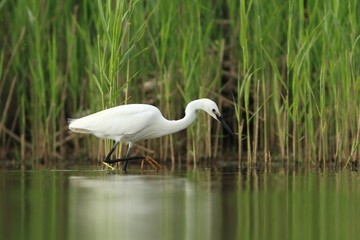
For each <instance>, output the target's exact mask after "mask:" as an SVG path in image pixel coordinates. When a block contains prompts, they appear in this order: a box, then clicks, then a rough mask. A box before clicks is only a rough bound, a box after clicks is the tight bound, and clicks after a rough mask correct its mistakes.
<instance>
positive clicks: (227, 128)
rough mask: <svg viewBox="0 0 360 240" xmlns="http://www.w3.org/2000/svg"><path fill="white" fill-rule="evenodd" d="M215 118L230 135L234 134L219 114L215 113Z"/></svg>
mask: <svg viewBox="0 0 360 240" xmlns="http://www.w3.org/2000/svg"><path fill="white" fill-rule="evenodd" d="M215 115H216V118H217V120H218V121H219V122H220V123H221V124H222V125H223V127H224V128H225V130H226V131H227V132H228V133H229V134H230V135H231V136H234V133H233V131H231V129H230V128H229V126H228V125H227V124H226V122H225V121H224V119H223V118H222V117H221V116H220V114H215Z"/></svg>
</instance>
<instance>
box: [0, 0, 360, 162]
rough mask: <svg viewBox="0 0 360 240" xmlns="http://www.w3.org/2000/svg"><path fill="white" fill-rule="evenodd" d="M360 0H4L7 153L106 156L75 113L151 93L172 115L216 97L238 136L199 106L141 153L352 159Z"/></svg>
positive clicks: (355, 155)
mask: <svg viewBox="0 0 360 240" xmlns="http://www.w3.org/2000/svg"><path fill="white" fill-rule="evenodd" d="M359 9H360V8H359V4H358V3H357V2H356V1H355V0H351V1H348V2H347V3H345V4H340V3H338V2H337V1H331V2H322V1H317V0H312V1H304V2H301V1H293V0H292V1H288V2H287V3H286V4H284V3H283V2H282V1H272V2H269V3H264V2H261V1H259V0H253V1H233V0H228V1H226V2H219V3H217V2H211V1H205V0H197V1H182V2H176V1H175V2H171V1H165V0H160V1H145V2H144V1H111V0H98V1H93V2H87V1H73V0H67V1H64V2H62V3H58V4H55V3H50V2H39V1H24V0H17V1H3V2H2V3H1V4H0V14H1V21H0V25H1V30H0V32H1V41H0V44H1V48H0V79H1V83H0V97H1V102H0V110H1V112H2V117H1V118H0V124H1V125H0V142H1V157H2V158H4V159H9V158H10V159H14V160H17V159H22V160H25V159H27V158H31V159H35V160H37V161H39V160H45V161H46V162H48V163H53V162H55V161H56V160H57V159H65V158H66V157H68V156H75V157H79V156H86V157H88V158H90V159H99V160H101V159H102V157H103V156H104V154H105V152H106V151H107V150H108V148H109V147H110V145H111V144H112V143H110V142H106V143H105V145H104V143H103V142H102V141H99V140H98V139H96V138H93V137H84V136H78V135H74V134H69V132H68V130H67V123H66V122H67V118H69V117H80V116H83V115H86V114H89V113H91V112H94V111H98V110H100V109H105V108H109V107H112V106H116V105H119V104H125V103H135V102H145V103H150V104H154V105H156V106H158V107H159V108H160V109H161V111H162V112H163V114H164V116H165V117H167V118H169V119H176V118H181V117H183V115H184V109H185V106H186V104H187V103H188V102H189V101H190V100H193V99H195V98H201V97H208V98H212V99H214V100H215V101H216V102H218V103H219V105H220V108H221V110H222V111H223V112H224V115H225V116H224V117H225V119H226V120H227V121H228V122H229V125H230V126H232V127H233V128H234V130H235V132H237V133H238V135H237V137H236V138H234V139H229V137H227V136H226V135H224V134H222V131H221V127H220V126H218V125H217V124H215V123H214V121H212V120H211V119H210V118H209V117H208V116H206V115H205V114H201V113H199V114H198V121H197V122H196V123H194V124H193V125H192V126H191V127H190V128H189V129H188V130H187V131H184V132H182V133H178V134H174V135H172V136H167V137H163V138H161V139H157V140H151V141H146V142H143V143H139V144H138V145H137V146H138V148H137V149H138V151H139V152H145V153H146V154H150V155H153V156H154V157H158V158H159V159H172V161H173V162H175V160H176V159H188V160H192V161H194V162H196V161H199V160H200V159H203V158H215V159H217V158H221V157H222V153H223V152H225V151H227V152H230V153H232V154H231V156H233V158H238V160H239V163H240V164H241V163H246V164H247V165H253V166H256V165H257V164H263V163H269V162H270V161H273V160H274V159H275V160H277V159H280V160H281V161H284V162H285V163H287V164H297V163H298V162H300V163H304V164H307V165H312V164H317V163H321V164H322V165H324V166H325V165H326V164H327V163H330V162H333V163H334V165H335V166H337V167H340V166H344V165H350V166H355V164H356V162H357V161H359V160H358V159H359V158H360V149H359V138H360V109H359V106H360V97H359V81H360V78H359V71H360V70H359V67H358V66H359V36H360V31H359V26H358V17H357V16H358V15H359V13H360V12H359V11H360V10H359ZM184 152H186V154H183V153H184ZM122 154H124V153H123V152H121V151H120V150H119V152H118V155H122ZM236 156H237V157H236ZM37 161H34V163H37Z"/></svg>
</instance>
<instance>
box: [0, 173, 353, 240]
mask: <svg viewBox="0 0 360 240" xmlns="http://www.w3.org/2000/svg"><path fill="white" fill-rule="evenodd" d="M98 168H99V167H98ZM0 211H1V217H0V239H36V240H41V239H342V240H343V239H359V237H360V175H359V173H357V172H350V171H342V172H338V173H319V172H317V171H301V170H299V171H291V172H290V171H287V170H286V169H279V170H273V171H272V172H267V173H256V172H247V173H241V172H239V171H238V170H237V169H236V168H220V167H219V168H211V169H206V168H198V169H195V170H194V169H191V170H175V171H163V172H160V173H154V172H152V171H146V172H144V173H141V172H139V171H137V170H136V169H135V170H134V169H131V170H130V173H129V174H127V175H125V174H123V173H121V172H108V171H102V170H96V169H86V168H84V167H82V168H81V170H38V171H5V170H2V171H0Z"/></svg>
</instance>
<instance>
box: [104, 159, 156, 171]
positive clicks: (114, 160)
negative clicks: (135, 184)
mask: <svg viewBox="0 0 360 240" xmlns="http://www.w3.org/2000/svg"><path fill="white" fill-rule="evenodd" d="M130 160H141V170H143V169H144V162H147V163H149V164H150V166H151V167H152V168H153V169H154V170H155V171H159V170H161V169H162V167H161V165H160V164H159V163H157V162H156V161H155V160H154V159H153V158H151V157H149V156H134V157H124V158H118V159H105V160H104V164H105V165H107V164H114V163H118V162H127V161H130ZM125 166H126V165H124V166H123V168H122V170H123V171H124V172H126V167H125ZM124 167H125V168H124Z"/></svg>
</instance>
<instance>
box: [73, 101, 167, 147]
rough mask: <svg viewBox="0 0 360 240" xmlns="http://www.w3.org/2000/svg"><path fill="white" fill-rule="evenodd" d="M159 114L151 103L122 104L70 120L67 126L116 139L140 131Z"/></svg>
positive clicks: (77, 130)
mask: <svg viewBox="0 0 360 240" xmlns="http://www.w3.org/2000/svg"><path fill="white" fill-rule="evenodd" d="M159 114H160V115H161V113H160V111H159V110H158V109H157V108H156V107H154V106H151V105H146V104H129V105H122V106H118V107H114V108H109V109H106V110H103V111H100V112H97V113H94V114H91V115H88V116H86V117H83V118H79V119H75V120H72V121H71V123H70V126H69V127H70V129H71V130H73V131H76V132H82V133H92V134H94V135H96V136H98V137H102V138H110V139H115V140H118V139H119V138H122V136H125V135H133V134H136V133H139V132H141V131H142V130H143V129H145V128H146V127H148V126H149V125H150V124H151V123H152V121H153V120H154V119H155V118H156V117H157V116H158V115H159Z"/></svg>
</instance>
